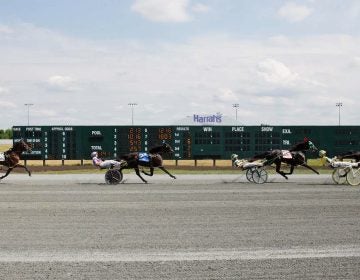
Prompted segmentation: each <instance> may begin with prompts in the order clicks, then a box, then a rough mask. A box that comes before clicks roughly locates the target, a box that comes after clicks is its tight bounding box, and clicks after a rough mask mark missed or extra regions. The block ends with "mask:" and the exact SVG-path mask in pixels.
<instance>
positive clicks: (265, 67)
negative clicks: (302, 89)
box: [258, 58, 299, 86]
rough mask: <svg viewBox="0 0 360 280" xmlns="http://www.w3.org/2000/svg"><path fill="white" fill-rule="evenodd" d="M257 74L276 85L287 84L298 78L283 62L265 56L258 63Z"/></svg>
mask: <svg viewBox="0 0 360 280" xmlns="http://www.w3.org/2000/svg"><path fill="white" fill-rule="evenodd" d="M258 74H259V75H260V76H262V77H263V78H264V79H265V80H266V81H267V82H269V83H271V84H275V85H278V86H289V85H291V84H293V83H294V82H295V81H296V80H297V79H298V78H299V75H298V74H297V73H294V72H292V71H291V70H290V69H289V68H288V67H287V66H286V65H285V64H283V63H282V62H280V61H277V60H275V59H271V58H267V59H265V60H263V61H261V62H259V64H258Z"/></svg>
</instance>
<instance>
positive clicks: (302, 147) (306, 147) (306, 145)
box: [290, 138, 318, 152]
mask: <svg viewBox="0 0 360 280" xmlns="http://www.w3.org/2000/svg"><path fill="white" fill-rule="evenodd" d="M317 150H318V149H317V148H316V146H315V145H314V143H313V142H311V141H310V140H309V139H308V138H304V141H303V142H300V143H298V144H296V145H295V146H293V147H292V148H291V149H290V151H291V152H300V151H312V152H316V151H317Z"/></svg>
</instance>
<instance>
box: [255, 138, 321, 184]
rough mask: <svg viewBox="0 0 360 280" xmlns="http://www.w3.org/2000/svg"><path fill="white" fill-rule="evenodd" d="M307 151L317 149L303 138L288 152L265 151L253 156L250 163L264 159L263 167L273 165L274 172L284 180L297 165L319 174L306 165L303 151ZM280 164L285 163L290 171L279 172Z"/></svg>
mask: <svg viewBox="0 0 360 280" xmlns="http://www.w3.org/2000/svg"><path fill="white" fill-rule="evenodd" d="M309 150H311V151H317V148H316V147H315V145H314V144H313V143H312V142H311V141H309V140H308V139H307V138H305V139H304V141H303V142H300V143H298V144H296V145H294V146H293V147H292V148H291V149H290V150H272V151H267V152H265V153H262V154H259V155H255V156H254V157H253V158H252V159H251V160H250V161H254V160H258V159H266V162H265V163H264V165H271V164H275V166H276V169H275V170H276V172H277V173H279V174H280V175H281V176H283V177H284V178H285V179H288V177H287V176H286V175H291V174H292V173H293V171H294V168H295V166H299V165H300V166H304V167H306V168H308V169H310V170H311V171H313V172H315V173H316V174H319V172H318V171H317V170H315V169H313V168H312V167H311V166H309V165H307V164H306V158H305V151H309ZM281 163H286V164H288V165H290V171H289V172H288V173H285V172H284V171H281V170H280V168H281Z"/></svg>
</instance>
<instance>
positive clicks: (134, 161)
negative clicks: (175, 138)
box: [120, 143, 176, 183]
mask: <svg viewBox="0 0 360 280" xmlns="http://www.w3.org/2000/svg"><path fill="white" fill-rule="evenodd" d="M173 152H174V151H173V149H172V148H171V146H170V145H169V144H167V143H163V144H162V145H160V146H156V147H154V148H152V149H150V150H149V153H130V154H127V155H123V156H121V157H120V160H123V161H126V165H124V166H122V167H121V168H120V172H121V171H122V170H123V169H132V168H133V169H135V172H136V175H138V176H139V177H140V179H141V180H142V181H143V182H144V183H147V181H146V180H145V179H144V178H143V177H142V176H141V175H140V170H139V167H140V166H143V167H149V168H150V173H147V172H145V171H142V173H143V174H145V175H147V176H153V174H154V168H155V167H157V168H159V169H161V170H162V171H164V172H165V173H166V174H168V175H169V176H170V177H171V178H173V179H176V177H175V176H174V175H172V174H170V172H169V171H167V170H166V169H165V167H164V166H163V159H162V155H163V154H169V153H173Z"/></svg>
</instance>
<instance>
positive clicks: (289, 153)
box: [281, 150, 292, 159]
mask: <svg viewBox="0 0 360 280" xmlns="http://www.w3.org/2000/svg"><path fill="white" fill-rule="evenodd" d="M281 153H282V156H283V158H287V159H292V154H291V152H290V151H288V150H281Z"/></svg>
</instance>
